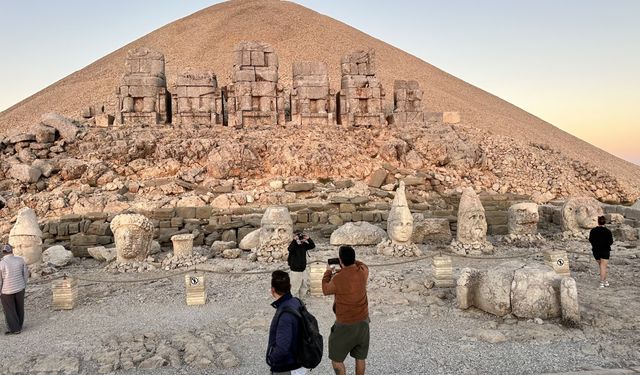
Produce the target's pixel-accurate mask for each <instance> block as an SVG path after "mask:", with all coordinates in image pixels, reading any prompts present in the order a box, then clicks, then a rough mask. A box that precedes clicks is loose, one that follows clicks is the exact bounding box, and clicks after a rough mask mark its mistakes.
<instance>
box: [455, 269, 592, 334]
mask: <svg viewBox="0 0 640 375" xmlns="http://www.w3.org/2000/svg"><path fill="white" fill-rule="evenodd" d="M456 294H457V300H458V307H459V308H461V309H467V308H469V307H472V306H475V307H477V308H478V309H480V310H483V311H486V312H488V313H491V314H494V315H497V316H505V315H507V314H510V313H511V314H513V315H515V316H517V317H520V318H540V319H548V318H558V317H562V318H563V320H564V321H566V322H569V323H570V324H572V325H575V324H579V321H580V308H579V305H578V291H577V288H576V283H575V280H574V279H573V278H571V277H569V276H565V275H560V274H557V273H556V272H555V271H554V270H553V268H551V267H549V266H546V265H541V264H536V263H532V264H525V263H523V262H520V261H512V262H507V263H503V264H501V265H499V266H497V267H493V268H489V269H487V270H482V271H480V270H475V269H471V268H464V269H463V270H462V271H461V273H460V277H459V278H458V281H457V287H456Z"/></svg>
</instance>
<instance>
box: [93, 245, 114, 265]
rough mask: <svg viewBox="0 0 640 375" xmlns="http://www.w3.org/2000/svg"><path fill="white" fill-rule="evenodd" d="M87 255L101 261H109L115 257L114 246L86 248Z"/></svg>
mask: <svg viewBox="0 0 640 375" xmlns="http://www.w3.org/2000/svg"><path fill="white" fill-rule="evenodd" d="M87 251H88V252H89V255H91V257H92V258H93V259H95V260H99V261H101V262H107V263H108V262H111V261H112V260H114V259H116V255H117V252H116V249H115V248H106V247H104V246H96V247H90V248H87Z"/></svg>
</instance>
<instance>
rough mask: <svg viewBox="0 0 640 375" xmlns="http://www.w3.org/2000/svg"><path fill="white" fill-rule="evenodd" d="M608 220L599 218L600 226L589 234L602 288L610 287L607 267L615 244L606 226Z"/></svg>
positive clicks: (602, 217)
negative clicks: (612, 246)
mask: <svg viewBox="0 0 640 375" xmlns="http://www.w3.org/2000/svg"><path fill="white" fill-rule="evenodd" d="M605 223H606V219H605V217H604V216H598V226H597V227H595V228H593V229H591V231H590V232H589V242H591V250H592V251H593V257H594V258H596V261H597V262H598V266H599V268H600V288H604V287H606V286H609V282H608V281H607V266H608V265H609V253H610V252H611V245H612V244H613V235H612V234H611V231H610V230H609V229H608V228H607V227H605V226H604V224H605Z"/></svg>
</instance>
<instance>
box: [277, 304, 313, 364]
mask: <svg viewBox="0 0 640 375" xmlns="http://www.w3.org/2000/svg"><path fill="white" fill-rule="evenodd" d="M296 299H297V300H298V301H300V309H299V310H294V309H292V308H290V307H284V308H283V309H282V312H283V313H284V312H287V313H290V314H292V315H295V316H296V317H298V321H299V322H300V326H299V328H298V330H299V335H300V338H299V345H298V352H297V353H296V359H297V361H298V364H299V365H300V366H302V367H304V368H308V369H312V368H316V367H317V366H318V365H319V364H320V362H321V361H322V351H323V345H322V335H321V334H320V329H319V328H318V320H317V319H316V317H315V316H313V314H311V313H310V312H309V310H307V307H306V306H305V305H304V302H302V301H301V300H300V299H299V298H296Z"/></svg>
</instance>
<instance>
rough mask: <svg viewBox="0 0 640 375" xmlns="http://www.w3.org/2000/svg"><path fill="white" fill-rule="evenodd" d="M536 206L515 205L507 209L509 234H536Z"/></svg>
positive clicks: (532, 204)
mask: <svg viewBox="0 0 640 375" xmlns="http://www.w3.org/2000/svg"><path fill="white" fill-rule="evenodd" d="M538 220H540V216H539V215H538V205H537V204H535V203H517V204H514V205H512V206H511V207H509V234H536V233H537V229H538Z"/></svg>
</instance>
